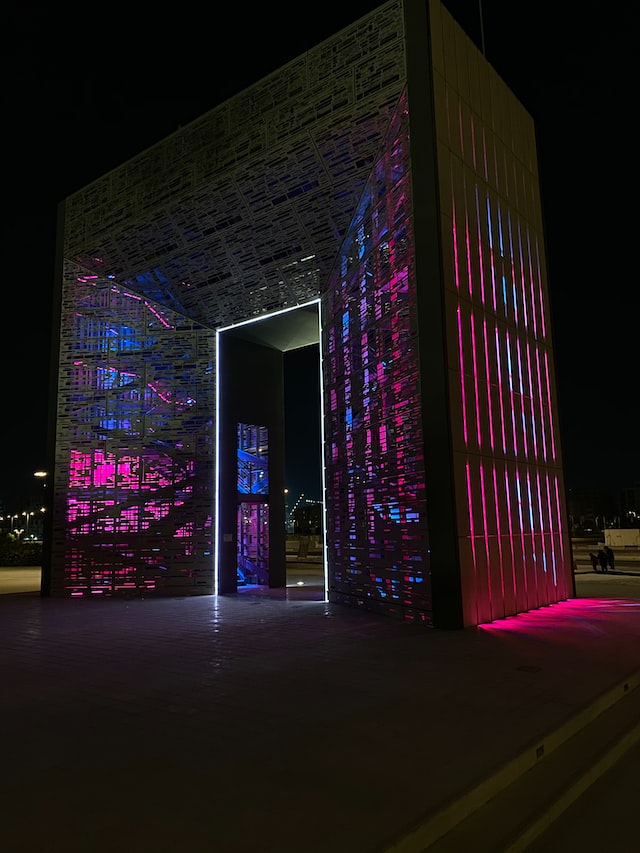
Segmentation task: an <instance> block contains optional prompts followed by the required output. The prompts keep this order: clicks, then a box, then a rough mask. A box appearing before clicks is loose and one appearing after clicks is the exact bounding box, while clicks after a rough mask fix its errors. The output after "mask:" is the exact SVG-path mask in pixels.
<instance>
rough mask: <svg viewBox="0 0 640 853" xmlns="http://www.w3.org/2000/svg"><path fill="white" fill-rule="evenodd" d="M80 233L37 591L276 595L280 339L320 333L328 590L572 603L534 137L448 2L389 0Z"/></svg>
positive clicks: (280, 573) (129, 168)
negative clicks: (247, 576) (243, 582)
mask: <svg viewBox="0 0 640 853" xmlns="http://www.w3.org/2000/svg"><path fill="white" fill-rule="evenodd" d="M60 234H61V239H60V241H59V252H58V257H59V263H58V272H59V282H60V289H59V317H58V318H57V320H56V322H58V321H59V335H58V326H56V334H55V338H56V340H57V341H58V344H59V351H58V352H57V353H55V363H56V364H57V366H58V369H57V386H56V387H54V389H53V393H54V395H55V396H54V400H55V402H54V405H53V406H52V409H53V412H52V419H55V429H54V430H53V432H52V439H51V465H52V470H54V472H55V475H54V488H53V489H52V492H54V494H55V499H54V502H53V506H52V513H51V531H50V537H49V538H50V543H49V553H48V555H47V557H46V558H45V565H44V570H43V594H44V595H52V596H75V597H94V598H95V597H96V596H99V595H100V596H103V597H104V596H121V595H129V596H145V597H150V596H154V595H172V596H177V595H190V594H203V593H204V594H227V593H233V592H235V591H236V589H237V586H236V584H237V579H238V577H239V570H240V569H241V568H242V571H243V572H249V573H251V575H252V580H253V581H254V582H256V583H259V584H262V585H266V586H270V587H283V586H284V584H285V577H286V571H285V557H284V552H285V533H284V531H285V523H284V522H285V519H284V511H285V510H284V500H283V492H284V485H285V483H284V459H285V438H286V437H284V435H283V379H282V375H283V359H284V355H283V353H285V352H288V351H289V350H291V349H295V348H297V347H301V346H308V345H318V344H319V346H320V353H321V372H322V391H323V393H322V420H321V422H322V452H323V459H324V471H323V476H324V490H325V493H324V499H325V553H326V595H327V598H328V599H329V600H331V601H333V602H338V603H344V604H345V605H351V606H354V607H360V608H362V609H365V610H370V611H373V612H378V613H381V614H387V615H390V616H395V617H399V618H404V619H407V620H413V621H416V622H422V623H424V624H425V625H432V626H434V627H437V628H438V627H444V628H456V627H462V626H467V625H475V624H480V623H483V622H487V621H490V620H493V619H499V618H501V617H504V616H506V615H510V614H515V613H519V612H523V611H526V610H530V609H532V608H537V607H540V606H543V605H546V604H550V603H553V602H556V601H560V600H563V599H566V598H568V597H571V596H572V595H573V581H572V567H571V555H570V546H569V539H568V533H567V529H568V528H567V518H566V509H565V495H564V484H563V475H562V460H561V449H560V443H559V436H558V420H557V415H556V409H557V406H556V390H555V378H554V362H553V347H552V340H551V332H550V326H549V304H548V292H547V281H546V266H545V254H544V244H543V225H542V215H541V205H540V197H539V179H538V173H537V162H536V146H535V135H534V127H533V123H532V120H531V118H530V116H529V115H528V114H527V113H526V111H525V110H524V109H523V107H522V106H521V105H520V103H519V102H518V101H517V100H516V98H515V97H514V96H513V94H512V93H511V92H510V91H509V90H508V88H507V87H506V86H505V84H504V83H503V82H502V80H501V79H500V78H499V77H498V76H497V75H496V73H495V72H494V71H493V69H492V68H491V66H490V65H489V64H488V63H487V62H486V60H485V59H484V57H483V56H482V55H481V53H480V52H479V51H478V50H477V49H476V47H475V46H474V45H473V44H472V42H471V41H470V40H469V39H468V37H467V36H466V35H465V34H464V33H463V32H462V30H461V29H460V28H459V26H458V25H457V24H456V23H455V21H454V20H453V18H452V17H451V16H450V15H449V13H448V12H446V10H444V9H443V8H442V7H441V6H440V5H439V3H437V2H428V1H427V0H425V2H420V0H405V2H401V0H391V2H388V3H385V4H384V5H382V6H380V7H379V8H378V9H377V10H375V11H373V12H372V13H371V14H369V15H367V16H366V17H364V18H362V19H360V20H358V21H356V22H355V23H354V24H353V25H352V26H349V27H347V28H346V29H344V30H342V31H341V32H339V33H338V34H336V35H335V36H334V37H332V38H330V39H328V40H327V41H325V42H323V43H322V44H320V45H318V47H316V48H314V49H313V50H310V51H308V52H307V53H305V54H304V55H303V56H301V57H299V58H298V59H296V60H294V61H292V62H290V63H289V64H287V65H286V66H284V67H283V68H281V69H280V70H278V71H276V72H275V73H273V74H271V75H270V76H268V77H266V78H265V79H263V80H261V81H259V82H257V83H256V84H255V85H254V86H252V87H251V88H249V89H246V90H245V91H243V92H241V93H240V94H238V95H237V96H235V97H233V98H231V99H230V100H228V101H226V102H225V103H223V104H222V105H220V106H218V107H216V108H215V109H213V110H211V111H210V112H209V113H207V114H205V115H204V116H202V117H201V118H200V119H198V120H196V121H194V122H193V123H192V124H190V125H189V126H187V127H184V128H182V129H180V130H178V131H177V132H176V133H174V134H173V135H172V136H170V137H169V138H167V139H165V140H163V141H162V142H160V143H159V144H157V145H155V146H154V147H152V148H151V149H149V150H147V151H144V152H143V153H141V154H140V155H139V156H137V157H135V158H134V159H133V160H131V161H129V162H127V163H125V164H124V165H123V166H121V167H120V168H118V169H116V170H114V171H113V172H111V173H110V174H108V175H106V176H104V177H103V178H101V179H99V180H97V181H96V182H95V183H93V184H91V185H90V186H88V187H86V188H84V189H82V190H81V191H79V192H77V193H75V194H74V195H73V196H71V197H69V198H68V199H66V201H65V202H64V203H63V204H62V205H61V209H60ZM53 433H55V436H54V435H53Z"/></svg>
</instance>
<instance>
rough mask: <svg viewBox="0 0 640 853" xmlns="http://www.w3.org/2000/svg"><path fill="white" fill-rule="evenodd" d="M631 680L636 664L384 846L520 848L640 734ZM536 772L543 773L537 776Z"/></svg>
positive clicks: (393, 850)
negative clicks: (608, 687) (557, 724)
mask: <svg viewBox="0 0 640 853" xmlns="http://www.w3.org/2000/svg"><path fill="white" fill-rule="evenodd" d="M638 687H640V671H638V672H635V673H633V674H632V675H630V676H629V677H628V678H626V679H624V680H623V681H622V682H620V683H619V684H618V685H616V686H615V687H614V688H612V689H611V690H608V691H606V692H605V693H603V694H602V695H601V696H600V697H598V698H597V699H596V700H595V701H594V702H592V703H591V704H590V705H589V706H588V707H586V708H584V709H583V710H581V711H579V712H578V713H577V714H574V715H573V716H572V717H571V718H570V719H568V720H567V722H566V723H565V724H563V725H562V726H560V727H559V728H557V729H555V730H554V731H551V732H549V733H548V734H547V736H546V737H544V738H542V739H539V740H537V741H535V742H534V743H532V744H531V745H530V746H529V747H527V749H525V750H524V751H523V752H522V753H521V754H520V755H518V756H517V757H516V758H514V759H513V760H512V761H510V762H508V763H507V764H506V765H504V766H503V767H502V768H501V769H499V770H498V771H497V772H495V773H493V774H492V775H491V776H490V777H488V778H487V779H485V780H484V781H483V782H481V783H480V784H479V785H477V786H476V787H474V788H473V789H471V790H470V791H468V792H467V793H466V794H463V795H462V796H461V797H458V798H456V800H454V801H452V802H451V803H449V804H448V805H447V806H445V807H444V808H443V809H441V810H440V811H438V812H437V813H435V814H433V815H431V816H429V817H427V818H426V819H425V821H424V822H422V823H420V824H419V825H418V826H415V827H414V828H413V829H411V830H410V831H409V832H408V833H407V834H406V835H404V836H403V837H401V838H399V839H398V840H397V841H396V842H395V843H392V844H391V845H390V846H387V847H386V848H384V853H423V851H424V853H426V851H428V853H460V851H461V850H473V851H474V853H490V851H491V853H494V851H499V853H519V851H522V850H524V849H525V848H526V846H527V844H530V843H531V842H532V841H533V840H534V839H535V838H536V837H537V835H539V834H540V833H541V832H542V831H543V830H544V829H545V828H546V827H548V826H549V825H550V824H551V823H552V822H553V820H554V819H555V818H556V817H558V815H559V814H561V813H562V811H564V810H565V809H566V808H568V807H569V805H571V803H572V802H574V801H575V799H577V797H579V796H580V794H581V793H582V792H583V791H584V790H585V789H586V788H587V787H588V786H589V785H590V784H592V783H593V782H594V781H595V780H596V779H597V778H598V777H599V776H600V775H602V773H604V772H605V771H606V770H607V769H608V768H609V767H610V766H611V765H612V764H613V763H615V761H616V760H617V759H618V758H620V756H621V755H623V754H624V752H626V750H627V749H629V748H630V747H631V746H633V745H634V743H636V742H637V740H638V739H639V738H640V723H638V722H637V721H638V720H639V719H640V689H637V688H638ZM622 700H624V701H622ZM620 732H622V734H620ZM616 733H617V734H616ZM543 774H544V776H545V777H548V778H545V779H542V778H541V776H542V775H543ZM551 792H553V793H551ZM488 811H490V812H491V814H490V815H489V814H488ZM488 827H493V828H494V832H493V833H492V832H488Z"/></svg>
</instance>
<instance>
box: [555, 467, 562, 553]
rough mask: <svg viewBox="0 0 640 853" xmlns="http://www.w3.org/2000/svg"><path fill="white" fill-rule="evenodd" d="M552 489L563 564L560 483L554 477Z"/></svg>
mask: <svg viewBox="0 0 640 853" xmlns="http://www.w3.org/2000/svg"><path fill="white" fill-rule="evenodd" d="M553 488H554V495H555V510H556V520H557V522H558V526H557V530H558V541H559V543H560V559H561V560H562V562H563V563H564V542H563V540H562V513H561V510H560V483H559V482H558V478H557V477H556V476H555V475H554V477H553Z"/></svg>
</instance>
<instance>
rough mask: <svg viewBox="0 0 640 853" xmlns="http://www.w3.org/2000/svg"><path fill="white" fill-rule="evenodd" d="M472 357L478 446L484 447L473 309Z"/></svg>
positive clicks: (471, 319)
mask: <svg viewBox="0 0 640 853" xmlns="http://www.w3.org/2000/svg"><path fill="white" fill-rule="evenodd" d="M469 319H470V321H471V359H472V362H473V390H474V394H475V398H476V439H477V442H478V448H481V447H482V423H481V418H480V388H479V387H478V344H477V341H476V324H475V315H474V313H473V311H471V316H470V318H469Z"/></svg>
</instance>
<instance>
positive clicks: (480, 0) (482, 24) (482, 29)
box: [478, 0, 485, 56]
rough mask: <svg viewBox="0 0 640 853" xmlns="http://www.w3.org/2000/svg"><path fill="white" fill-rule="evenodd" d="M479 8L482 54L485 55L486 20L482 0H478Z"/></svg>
mask: <svg viewBox="0 0 640 853" xmlns="http://www.w3.org/2000/svg"><path fill="white" fill-rule="evenodd" d="M478 10H479V12H480V47H481V50H482V55H483V56H485V51H484V20H483V17H482V0H478Z"/></svg>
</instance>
